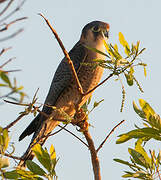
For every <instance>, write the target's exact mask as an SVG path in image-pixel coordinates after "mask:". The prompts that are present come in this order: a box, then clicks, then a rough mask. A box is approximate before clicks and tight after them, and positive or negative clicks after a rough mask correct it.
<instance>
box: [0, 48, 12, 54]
mask: <svg viewBox="0 0 161 180" xmlns="http://www.w3.org/2000/svg"><path fill="white" fill-rule="evenodd" d="M9 49H11V47H9V48H3V49H2V50H1V52H0V56H1V55H2V54H4V53H5V52H6V51H8V50H9Z"/></svg>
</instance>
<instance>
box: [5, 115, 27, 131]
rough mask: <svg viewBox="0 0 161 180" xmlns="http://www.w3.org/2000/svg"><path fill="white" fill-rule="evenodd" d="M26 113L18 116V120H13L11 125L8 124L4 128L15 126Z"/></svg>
mask: <svg viewBox="0 0 161 180" xmlns="http://www.w3.org/2000/svg"><path fill="white" fill-rule="evenodd" d="M25 115H26V114H21V115H19V116H18V118H17V119H16V120H14V121H13V122H11V123H10V124H9V125H7V126H6V127H5V128H4V129H7V130H8V129H9V128H11V127H12V126H14V125H15V124H16V123H17V122H18V121H19V120H20V119H21V118H22V117H24V116H25Z"/></svg>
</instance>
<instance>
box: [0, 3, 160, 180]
mask: <svg viewBox="0 0 161 180" xmlns="http://www.w3.org/2000/svg"><path fill="white" fill-rule="evenodd" d="M160 7H161V1H160V0H133V1H132V0H113V1H109V0H99V1H92V0H89V1H87V0H86V1H85V0H81V1H74V0H68V1H65V0H61V1H51V0H45V1H44V0H39V1H36V0H35V1H27V2H26V4H25V5H24V7H23V9H22V11H21V12H19V13H18V16H20V15H21V16H28V17H29V19H28V20H27V21H25V22H24V23H22V24H21V23H19V27H21V26H24V27H25V31H24V32H23V33H22V34H21V35H19V36H18V37H16V38H15V39H13V40H10V41H6V42H5V43H3V46H4V47H5V46H7V45H8V44H9V45H12V46H13V49H12V50H11V51H10V52H9V53H8V54H7V55H6V57H8V56H9V57H10V56H16V57H17V59H16V60H14V62H12V63H11V64H10V66H9V67H12V68H13V67H15V68H17V67H18V68H20V69H22V71H21V72H19V73H17V74H16V76H17V80H18V82H20V84H22V85H24V87H25V92H26V93H27V94H28V95H29V97H30V99H31V98H32V96H33V94H34V93H35V91H36V89H37V88H38V87H39V88H40V90H39V93H38V97H39V102H44V100H45V97H46V94H47V92H48V89H49V86H50V82H51V80H52V77H53V74H54V72H55V70H56V68H57V66H58V64H59V62H60V61H61V59H62V58H63V53H62V51H61V49H60V47H59V46H58V43H57V41H56V40H55V38H54V37H53V35H52V34H51V32H50V30H49V29H48V27H47V25H46V24H45V23H44V21H43V20H42V18H41V17H40V16H38V15H37V14H38V13H43V14H44V15H45V16H46V17H47V18H48V19H49V20H50V22H51V23H52V24H53V25H54V27H55V29H56V30H57V32H58V34H59V36H60V38H61V39H62V41H63V43H64V45H65V47H66V48H67V50H70V49H71V48H72V47H73V45H74V44H75V43H76V42H77V41H78V40H79V37H80V33H81V30H82V28H83V27H84V25H85V24H87V23H88V22H90V21H93V20H100V21H105V22H108V23H109V24H110V27H111V28H110V39H109V42H111V43H118V32H120V31H121V32H122V33H123V34H124V36H125V38H126V39H127V40H128V42H129V43H131V42H136V41H137V40H140V41H141V47H145V48H147V50H146V51H145V52H144V54H143V55H142V56H141V58H142V60H143V62H145V63H147V64H148V67H147V78H144V75H143V71H139V72H138V74H137V76H136V77H138V79H140V82H141V84H142V86H143V89H144V91H145V93H144V94H141V93H140V92H139V91H138V89H137V88H136V86H135V87H130V88H129V87H127V86H126V89H127V90H126V92H127V95H126V103H125V108H124V112H123V113H120V112H119V111H120V103H121V96H122V95H121V86H120V84H119V83H118V82H115V81H114V79H111V80H110V81H109V82H107V83H106V84H104V85H103V86H102V87H100V88H99V89H97V91H96V92H95V93H94V96H93V101H95V100H96V101H99V100H100V99H105V101H104V102H103V103H102V104H101V105H100V107H98V108H97V109H96V110H95V111H94V113H92V114H91V115H90V123H91V124H92V125H93V126H94V128H91V133H92V136H93V137H94V141H95V144H96V146H98V145H99V144H100V143H101V141H102V140H103V139H104V137H105V136H106V135H107V134H108V133H109V132H110V130H111V129H112V128H113V127H114V126H115V125H116V124H117V123H119V122H120V121H121V120H122V119H125V120H126V122H125V123H124V124H122V125H121V127H119V128H118V129H117V130H116V131H115V132H114V133H113V134H112V136H111V137H110V138H109V139H108V141H107V142H106V144H105V145H104V147H103V149H101V150H100V152H99V154H98V155H99V157H100V164H101V173H102V180H107V179H110V180H116V179H117V180H119V179H122V178H121V175H122V174H123V170H127V169H126V167H124V166H121V165H120V164H117V163H115V162H114V161H113V158H122V159H125V160H126V159H127V153H128V152H127V146H128V143H126V144H122V145H116V144H115V141H116V139H117V135H119V134H121V133H123V132H126V131H128V130H130V129H132V128H133V125H134V123H136V124H141V123H140V122H139V121H140V119H139V118H138V117H137V116H136V114H135V113H134V111H133V108H132V101H133V100H135V101H137V100H138V99H139V98H143V99H145V100H147V101H148V102H149V103H150V104H151V105H152V106H153V107H154V109H155V110H156V112H157V113H159V114H161V109H160V107H161V101H160V99H161V93H160V92H161V85H160V78H159V77H160V74H161V71H160V67H161V59H160V52H161V49H160V47H161V46H160V42H161V22H160V17H161V12H160ZM15 27H16V26H15ZM107 75H108V71H105V73H104V77H106V76H107ZM22 110H23V109H22V108H21V107H13V106H12V105H6V106H3V107H2V106H1V110H0V113H1V121H2V120H3V122H4V121H5V124H8V123H9V122H11V121H13V120H14V119H15V118H16V117H17V116H18V113H19V112H20V111H22ZM2 117H3V118H2ZM32 118H33V117H32V116H29V117H27V118H24V119H23V120H21V121H20V122H19V123H18V124H17V125H15V127H13V128H12V130H11V136H12V140H13V141H14V142H15V145H16V147H17V149H16V153H17V154H18V155H21V154H22V153H23V152H24V151H25V150H26V148H27V146H28V144H29V142H30V137H28V138H26V139H25V140H24V141H22V142H20V143H19V142H18V136H19V135H20V133H21V132H22V131H23V129H24V128H25V127H27V124H29V122H30V121H31V120H32ZM70 129H71V130H72V131H73V132H75V133H76V134H79V133H77V132H76V131H75V127H72V126H71V127H70ZM51 143H52V144H53V145H54V146H55V148H56V152H57V156H58V157H59V158H60V160H59V163H58V164H57V168H56V171H57V175H58V179H59V180H72V179H77V180H82V179H93V172H92V166H91V161H90V154H89V152H88V149H87V148H86V147H85V146H83V145H82V144H81V143H80V142H79V141H77V140H76V139H75V138H74V137H72V136H71V135H69V134H67V133H66V132H61V133H60V134H58V135H56V136H55V137H51V138H49V140H48V142H47V143H46V144H45V146H47V147H48V145H50V144H51ZM129 146H130V145H129ZM155 146H156V147H159V144H158V145H155ZM131 147H132V144H131Z"/></svg>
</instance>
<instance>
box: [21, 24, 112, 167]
mask: <svg viewBox="0 0 161 180" xmlns="http://www.w3.org/2000/svg"><path fill="white" fill-rule="evenodd" d="M108 36H109V24H108V23H105V22H101V21H93V22H90V23H88V24H87V25H85V26H84V28H83V30H82V33H81V37H80V40H79V41H78V42H77V43H76V44H75V46H74V47H73V48H72V49H71V51H70V52H69V56H70V58H71V60H72V62H73V65H74V68H75V71H76V73H77V76H78V79H79V81H80V84H81V86H82V89H83V92H84V93H86V92H89V91H90V90H91V89H93V88H94V87H95V86H96V85H97V84H98V83H99V82H100V80H101V77H102V74H103V71H104V69H103V68H102V67H100V66H96V68H93V66H92V64H93V65H94V63H97V62H96V61H93V60H94V59H101V60H105V56H104V55H103V54H100V53H98V52H97V51H92V50H91V48H95V49H97V50H99V51H101V52H103V53H105V47H104V40H106V39H108ZM88 47H90V48H88ZM85 64H86V65H85ZM87 64H90V65H87ZM91 94H92V92H91V93H89V94H87V95H85V96H83V97H82V95H81V94H80V91H79V90H78V88H77V84H76V81H75V79H74V77H73V75H72V72H71V69H70V67H69V64H68V62H67V59H66V58H65V57H64V58H63V59H62V61H61V62H60V64H59V66H58V68H57V70H56V72H55V75H54V78H53V80H52V83H51V86H50V90H49V92H48V95H47V97H46V100H45V103H44V104H45V105H44V107H43V109H42V113H39V114H38V115H37V116H36V117H35V119H34V120H33V121H32V122H31V123H30V124H29V126H28V127H27V128H26V129H25V130H24V131H23V133H22V134H21V135H20V137H19V141H21V140H22V139H24V138H25V137H26V136H29V135H31V134H32V133H33V137H32V140H31V143H30V145H29V147H28V149H27V150H26V152H25V153H24V155H23V156H22V159H23V160H22V161H20V163H19V165H20V166H22V164H24V163H25V161H26V160H28V159H30V160H31V159H33V157H34V155H33V153H32V150H31V148H32V147H33V144H34V143H35V142H38V143H39V144H40V145H43V144H44V143H45V141H46V139H47V138H46V136H47V135H49V134H50V133H51V132H52V130H53V129H54V128H55V127H56V126H57V125H59V123H60V120H61V119H62V120H63V119H64V113H60V111H61V112H65V113H67V114H68V115H69V116H70V117H74V115H75V113H76V111H77V107H81V106H82V105H83V104H84V103H85V102H86V101H87V100H88V98H89V97H90V96H91ZM51 106H54V107H56V109H54V108H51ZM57 109H59V112H58V110H57ZM43 114H46V115H47V116H45V115H43ZM57 120H59V121H57Z"/></svg>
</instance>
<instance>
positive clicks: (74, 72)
mask: <svg viewBox="0 0 161 180" xmlns="http://www.w3.org/2000/svg"><path fill="white" fill-rule="evenodd" d="M39 15H40V16H41V17H42V18H43V19H44V20H45V21H46V23H47V25H48V27H49V28H50V29H51V31H52V33H53V34H54V36H55V38H56V39H57V41H58V43H59V45H60V47H61V49H62V51H63V53H64V55H65V57H66V59H67V61H68V64H69V66H70V69H71V72H72V74H73V77H74V79H75V81H76V84H77V88H78V90H79V92H80V93H81V94H83V89H82V86H81V84H80V82H79V79H78V76H77V73H76V71H75V68H74V65H73V62H72V60H71V59H70V56H69V54H68V52H67V51H66V49H65V47H64V45H63V43H62V41H61V40H60V38H59V36H58V34H57V32H56V30H55V29H54V28H53V27H52V26H51V24H50V23H49V21H48V20H47V19H46V18H45V17H44V16H43V15H42V14H39Z"/></svg>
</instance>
